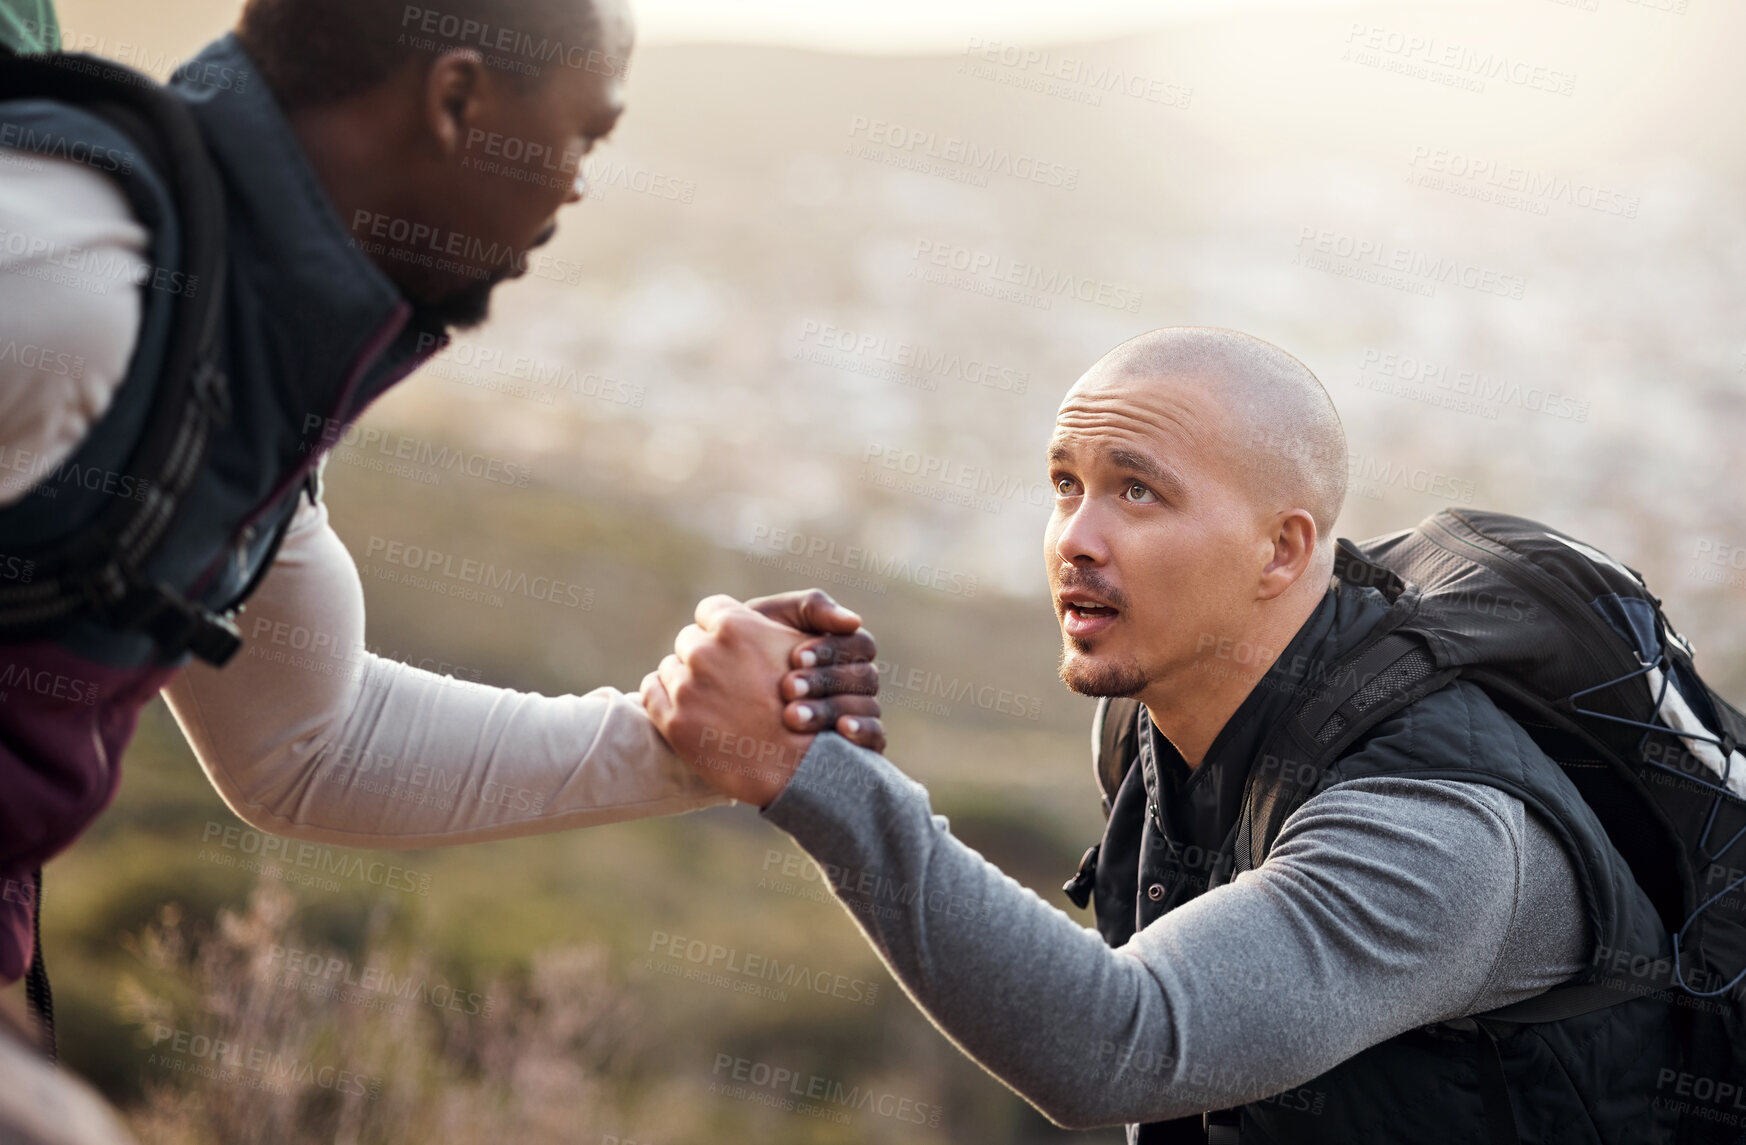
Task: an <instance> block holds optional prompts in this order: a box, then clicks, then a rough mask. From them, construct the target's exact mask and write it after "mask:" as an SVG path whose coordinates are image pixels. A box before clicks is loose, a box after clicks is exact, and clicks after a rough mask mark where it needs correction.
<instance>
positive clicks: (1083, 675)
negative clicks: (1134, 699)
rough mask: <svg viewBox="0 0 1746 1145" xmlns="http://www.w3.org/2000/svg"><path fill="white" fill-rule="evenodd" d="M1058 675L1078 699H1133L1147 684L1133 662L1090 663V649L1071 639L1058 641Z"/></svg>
mask: <svg viewBox="0 0 1746 1145" xmlns="http://www.w3.org/2000/svg"><path fill="white" fill-rule="evenodd" d="M1074 653H1078V655H1074ZM1060 675H1061V682H1062V683H1063V684H1066V685H1067V688H1068V690H1069V691H1071V692H1075V693H1077V694H1078V695H1081V696H1135V695H1138V694H1139V693H1140V692H1141V691H1143V690H1144V689H1145V687H1146V685H1147V684H1149V683H1151V680H1150V678H1149V677H1147V675H1146V670H1145V669H1144V668H1141V667H1140V665H1139V664H1138V663H1136V662H1135V661H1134V660H1133V659H1131V658H1130V659H1126V660H1119V661H1115V662H1113V663H1111V662H1100V661H1097V660H1093V659H1091V657H1090V649H1089V648H1087V647H1085V646H1084V645H1083V644H1081V643H1080V642H1079V641H1077V640H1075V639H1074V638H1073V637H1071V636H1069V637H1066V638H1065V639H1064V640H1063V641H1062V645H1061V670H1060Z"/></svg>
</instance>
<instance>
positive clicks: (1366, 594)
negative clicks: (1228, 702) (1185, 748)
mask: <svg viewBox="0 0 1746 1145" xmlns="http://www.w3.org/2000/svg"><path fill="white" fill-rule="evenodd" d="M1387 611H1388V602H1387V601H1386V600H1385V599H1384V598H1383V596H1382V594H1381V593H1380V592H1378V591H1377V590H1375V589H1373V588H1359V587H1356V586H1353V585H1350V584H1347V583H1345V582H1342V581H1339V580H1335V581H1333V582H1332V583H1331V584H1330V585H1329V587H1328V591H1327V592H1326V593H1324V594H1323V596H1322V599H1321V600H1320V601H1319V602H1318V603H1317V604H1316V608H1315V611H1314V612H1312V613H1310V615H1309V618H1308V619H1307V620H1305V621H1304V623H1303V625H1302V626H1301V627H1300V628H1299V629H1298V630H1297V633H1296V635H1294V636H1293V637H1292V638H1291V642H1290V643H1289V644H1287V645H1286V647H1285V651H1284V652H1282V653H1280V655H1279V658H1278V659H1277V660H1275V661H1274V662H1273V666H1272V667H1271V668H1269V669H1268V670H1267V674H1266V675H1264V676H1263V677H1262V678H1261V679H1260V681H1259V682H1258V683H1256V685H1255V687H1254V688H1253V689H1251V690H1250V692H1249V694H1248V695H1247V696H1246V697H1244V699H1243V702H1242V703H1241V704H1240V705H1238V707H1237V710H1236V711H1235V712H1233V713H1232V714H1231V718H1230V719H1228V720H1226V721H1225V726H1224V727H1222V728H1220V729H1219V733H1218V735H1217V736H1215V737H1214V738H1213V742H1212V746H1211V747H1209V748H1208V749H1207V753H1206V757H1205V758H1204V759H1203V760H1202V761H1201V764H1200V766H1199V767H1197V768H1195V769H1194V770H1193V771H1192V772H1189V771H1188V768H1187V765H1186V764H1185V763H1184V762H1183V760H1182V756H1181V755H1180V753H1178V752H1177V751H1176V749H1175V747H1174V746H1172V745H1171V744H1170V742H1169V741H1168V740H1166V739H1165V738H1164V736H1163V735H1162V734H1160V733H1159V731H1158V728H1157V726H1156V725H1155V724H1153V723H1152V720H1151V717H1150V716H1148V717H1147V718H1146V720H1145V721H1144V723H1145V727H1144V730H1145V733H1146V734H1145V735H1143V736H1141V737H1140V745H1139V748H1140V750H1139V759H1138V763H1139V765H1140V767H1141V769H1142V771H1141V774H1142V776H1143V778H1144V780H1145V784H1146V794H1147V798H1148V801H1149V802H1150V804H1151V806H1152V807H1153V808H1154V809H1156V813H1157V815H1158V817H1159V820H1160V821H1159V822H1158V823H1157V824H1156V826H1157V827H1158V828H1160V829H1162V830H1164V831H1165V832H1166V834H1169V835H1171V836H1172V837H1173V838H1176V840H1177V841H1178V842H1180V843H1181V844H1183V845H1188V844H1194V845H1197V846H1199V847H1201V848H1203V849H1206V850H1208V851H1214V850H1218V849H1220V848H1221V847H1222V845H1223V843H1224V842H1225V840H1226V837H1227V836H1228V835H1229V834H1230V832H1231V830H1232V829H1233V828H1234V827H1235V826H1236V823H1237V817H1238V813H1239V812H1240V811H1241V810H1242V804H1243V793H1244V789H1245V787H1246V785H1247V783H1248V779H1249V769H1250V767H1251V765H1252V764H1253V763H1254V762H1255V757H1256V755H1257V754H1258V753H1259V752H1260V751H1261V748H1262V746H1263V745H1264V744H1266V743H1267V741H1268V739H1269V738H1270V737H1271V736H1272V734H1273V732H1274V730H1275V728H1276V727H1277V726H1278V724H1279V723H1280V722H1281V721H1282V720H1284V719H1286V718H1287V717H1288V716H1290V715H1291V714H1292V712H1293V710H1294V709H1295V708H1296V706H1297V702H1298V700H1299V699H1301V698H1302V697H1303V696H1304V695H1305V693H1306V692H1314V691H1315V690H1316V689H1317V688H1318V687H1319V686H1320V685H1321V683H1322V682H1324V679H1325V672H1326V669H1327V667H1328V666H1329V665H1330V664H1332V663H1334V662H1336V661H1337V660H1338V659H1339V658H1340V657H1341V656H1343V655H1345V654H1346V653H1348V652H1350V651H1352V650H1353V649H1354V648H1356V647H1357V646H1358V644H1359V643H1360V642H1361V641H1362V640H1363V639H1364V637H1365V636H1366V635H1367V634H1369V632H1370V630H1371V629H1373V628H1374V627H1375V626H1376V624H1377V622H1378V621H1380V620H1381V619H1382V617H1383V615H1384V614H1385V613H1387Z"/></svg>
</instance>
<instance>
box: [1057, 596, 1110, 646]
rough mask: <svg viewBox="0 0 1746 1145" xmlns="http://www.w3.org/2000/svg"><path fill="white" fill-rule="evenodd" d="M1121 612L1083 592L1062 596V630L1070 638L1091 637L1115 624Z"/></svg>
mask: <svg viewBox="0 0 1746 1145" xmlns="http://www.w3.org/2000/svg"><path fill="white" fill-rule="evenodd" d="M1120 615H1121V610H1120V609H1118V608H1116V607H1115V606H1114V605H1112V604H1105V603H1104V602H1103V601H1101V600H1095V599H1093V598H1091V597H1090V596H1089V595H1087V594H1085V593H1082V592H1075V591H1069V592H1066V593H1063V594H1062V595H1061V628H1062V630H1063V631H1064V632H1066V633H1067V635H1069V636H1090V635H1092V634H1093V633H1096V632H1099V631H1101V630H1103V629H1105V628H1108V627H1109V626H1110V625H1111V624H1114V623H1115V620H1116V617H1118V616H1120Z"/></svg>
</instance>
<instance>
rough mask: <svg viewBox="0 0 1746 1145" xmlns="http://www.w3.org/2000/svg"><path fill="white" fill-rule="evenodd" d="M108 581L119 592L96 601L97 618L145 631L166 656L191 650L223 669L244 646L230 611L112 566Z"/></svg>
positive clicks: (117, 625) (107, 575)
mask: <svg viewBox="0 0 1746 1145" xmlns="http://www.w3.org/2000/svg"><path fill="white" fill-rule="evenodd" d="M105 571H106V578H105V579H106V580H107V581H108V582H109V583H110V584H111V585H119V586H120V592H119V594H118V595H114V596H112V597H110V598H109V599H107V600H105V601H101V602H98V603H97V608H96V611H97V613H98V615H99V616H101V617H102V618H103V619H104V620H106V621H108V622H109V623H111V624H113V625H115V626H116V627H118V628H123V629H137V630H139V631H142V632H144V633H146V634H147V635H148V636H150V637H151V638H152V640H153V642H155V643H156V644H157V645H158V647H159V649H160V650H161V651H162V653H163V655H164V656H166V657H170V656H180V655H181V654H182V653H184V652H188V653H192V654H193V655H194V656H197V657H199V658H200V659H201V660H204V661H206V662H207V663H208V664H211V665H212V666H213V667H215V668H217V667H223V666H224V664H225V663H227V662H228V661H229V660H230V658H231V657H232V656H234V655H236V652H237V649H239V648H241V647H242V631H241V630H240V629H238V628H237V626H236V622H235V621H234V620H232V619H231V616H230V614H228V613H226V614H222V615H221V614H219V613H216V612H213V611H212V610H211V609H209V608H205V607H203V606H201V605H199V604H196V603H194V602H193V601H191V600H189V599H188V598H187V597H185V596H183V595H182V594H181V593H179V592H177V591H176V590H175V589H173V588H171V587H170V586H169V585H167V584H164V583H163V582H161V581H159V582H155V583H154V582H147V581H143V580H140V579H139V578H137V577H136V576H133V575H132V574H131V573H129V572H127V571H126V570H124V569H122V567H121V566H119V565H115V564H112V565H110V566H109V568H108V569H107V570H105Z"/></svg>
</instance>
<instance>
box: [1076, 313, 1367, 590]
mask: <svg viewBox="0 0 1746 1145" xmlns="http://www.w3.org/2000/svg"><path fill="white" fill-rule="evenodd" d="M1104 380H1111V381H1114V380H1120V381H1127V382H1132V381H1142V382H1145V381H1156V382H1159V383H1165V384H1174V385H1186V386H1192V387H1194V388H1195V389H1197V390H1199V391H1201V392H1203V393H1204V394H1206V395H1207V396H1209V397H1211V398H1212V399H1213V400H1214V401H1215V402H1217V404H1218V405H1219V407H1220V408H1221V409H1222V410H1223V411H1224V413H1225V414H1226V415H1227V416H1228V421H1227V424H1226V425H1225V426H1224V427H1222V432H1223V435H1224V436H1225V437H1226V438H1227V440H1226V441H1225V445H1226V446H1227V447H1228V448H1229V450H1230V454H1231V456H1232V457H1235V458H1238V459H1240V465H1241V468H1242V469H1243V470H1244V472H1245V474H1246V476H1247V478H1248V479H1249V492H1250V495H1251V496H1252V497H1253V498H1254V499H1255V504H1256V507H1257V508H1260V509H1262V510H1264V511H1271V510H1274V509H1284V508H1293V507H1301V508H1304V509H1307V510H1309V513H1310V516H1312V517H1314V518H1315V522H1316V533H1317V535H1318V547H1320V545H1319V542H1320V541H1321V540H1323V539H1327V538H1331V537H1332V536H1333V530H1334V521H1335V519H1336V518H1337V517H1339V515H1340V507H1341V506H1342V505H1343V504H1344V503H1345V500H1346V471H1347V462H1346V431H1345V428H1344V427H1343V426H1342V425H1341V424H1340V415H1339V414H1338V413H1336V412H1335V410H1334V403H1333V401H1332V400H1331V399H1330V398H1329V397H1328V391H1327V390H1325V389H1323V388H1322V383H1321V382H1319V381H1317V380H1316V376H1315V375H1314V374H1313V373H1311V372H1310V369H1309V367H1308V366H1306V365H1304V364H1303V363H1302V362H1300V361H1298V360H1297V359H1296V358H1294V357H1292V356H1291V355H1290V354H1287V353H1286V352H1285V351H1284V350H1281V349H1280V348H1279V347H1278V346H1275V345H1274V344H1273V343H1271V342H1264V341H1262V340H1261V339H1259V338H1256V337H1254V336H1253V335H1250V334H1244V333H1241V332H1239V331H1236V330H1224V329H1220V328H1218V327H1216V326H1167V327H1164V328H1163V329H1160V330H1152V331H1148V332H1147V333H1145V334H1141V335H1140V336H1139V337H1137V338H1130V339H1128V340H1127V341H1126V342H1123V343H1122V344H1121V345H1119V346H1117V347H1116V348H1115V349H1113V350H1111V351H1110V352H1109V353H1107V354H1105V355H1104V356H1103V357H1102V358H1101V359H1099V360H1098V362H1097V364H1096V365H1094V366H1092V368H1091V369H1090V370H1089V371H1087V373H1086V375H1085V381H1086V382H1101V381H1104ZM1327 559H1328V560H1330V561H1331V560H1332V556H1331V553H1330V554H1329V556H1328V557H1327Z"/></svg>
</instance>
